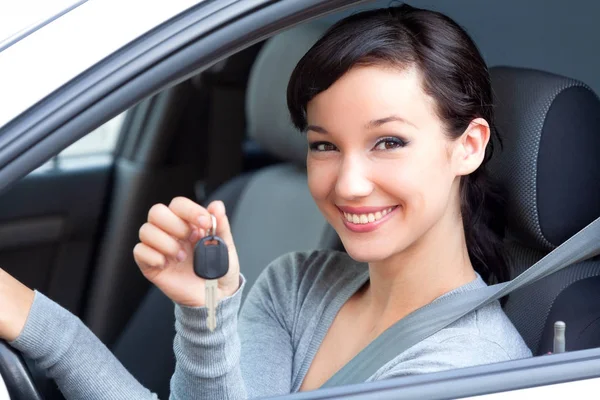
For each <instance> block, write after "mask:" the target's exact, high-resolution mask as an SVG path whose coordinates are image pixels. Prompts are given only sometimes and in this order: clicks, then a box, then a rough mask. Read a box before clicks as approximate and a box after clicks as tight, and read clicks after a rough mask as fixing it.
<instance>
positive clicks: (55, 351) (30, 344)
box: [10, 291, 157, 400]
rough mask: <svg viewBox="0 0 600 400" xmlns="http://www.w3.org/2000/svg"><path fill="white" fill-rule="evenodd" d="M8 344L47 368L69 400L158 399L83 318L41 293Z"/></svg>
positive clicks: (36, 295)
mask: <svg viewBox="0 0 600 400" xmlns="http://www.w3.org/2000/svg"><path fill="white" fill-rule="evenodd" d="M10 345H11V346H13V347H14V348H15V349H17V350H19V351H20V352H21V353H23V355H25V356H26V357H28V358H30V359H32V360H34V361H35V362H36V363H37V364H38V365H39V366H40V367H41V368H43V369H44V370H45V371H46V373H47V375H48V376H49V377H50V378H52V379H54V380H55V382H56V383H57V385H58V387H59V389H60V390H61V392H62V393H63V395H64V396H65V398H66V399H68V400H75V399H89V400H121V399H123V400H125V399H140V400H146V399H148V400H150V399H153V400H155V399H157V396H156V395H155V394H153V393H151V392H150V391H149V390H148V389H146V388H144V387H143V386H142V385H141V384H140V383H139V382H138V381H137V380H136V379H135V378H134V377H133V376H132V375H131V374H130V373H129V372H128V371H127V370H126V369H125V367H123V365H121V363H120V362H119V361H118V360H117V359H116V358H115V357H114V356H113V354H112V353H111V352H110V350H108V349H107V348H106V346H104V344H103V343H102V342H101V341H100V340H99V339H98V338H97V337H96V336H95V335H94V334H93V333H92V332H91V331H90V330H89V329H88V328H87V327H86V326H85V325H84V324H83V323H82V322H81V320H80V319H79V318H77V317H76V316H74V315H73V314H71V313H70V312H69V311H67V310H65V309H64V308H62V307H61V306H59V305H58V304H56V303H55V302H53V301H52V300H50V299H48V298H47V297H46V296H44V295H43V294H42V293H40V292H37V291H36V292H35V297H34V301H33V305H32V308H31V310H30V312H29V316H28V318H27V322H26V323H25V327H24V328H23V331H22V332H21V334H20V335H19V337H17V338H16V339H15V340H14V341H12V342H11V343H10Z"/></svg>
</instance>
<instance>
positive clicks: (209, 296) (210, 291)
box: [205, 279, 218, 332]
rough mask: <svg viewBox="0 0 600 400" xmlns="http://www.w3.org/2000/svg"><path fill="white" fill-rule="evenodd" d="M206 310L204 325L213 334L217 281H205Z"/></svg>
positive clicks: (215, 325) (215, 326) (215, 324)
mask: <svg viewBox="0 0 600 400" xmlns="http://www.w3.org/2000/svg"><path fill="white" fill-rule="evenodd" d="M205 285H206V291H205V296H206V299H205V300H206V308H207V309H208V310H207V311H208V315H207V317H206V325H207V327H208V329H209V330H210V331H211V332H213V331H214V330H215V329H216V328H217V316H216V313H217V287H218V282H217V280H212V279H211V280H207V281H206V284H205Z"/></svg>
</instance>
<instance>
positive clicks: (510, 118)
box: [489, 67, 600, 251]
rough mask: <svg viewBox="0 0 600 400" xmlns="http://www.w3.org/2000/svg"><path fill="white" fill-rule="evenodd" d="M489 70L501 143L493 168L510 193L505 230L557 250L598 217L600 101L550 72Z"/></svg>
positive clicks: (585, 88) (532, 243)
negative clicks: (502, 147) (501, 147)
mask: <svg viewBox="0 0 600 400" xmlns="http://www.w3.org/2000/svg"><path fill="white" fill-rule="evenodd" d="M490 73H491V79H492V87H493V90H494V94H495V97H496V99H495V101H496V103H495V104H496V126H497V127H498V131H499V133H500V135H501V137H502V139H503V146H504V149H503V150H502V151H498V152H497V153H496V154H494V156H493V157H492V159H491V160H490V165H489V167H490V171H491V173H492V175H493V176H494V177H496V178H497V179H498V180H499V183H500V184H501V185H502V186H503V189H504V190H505V191H506V194H507V196H508V199H507V207H508V208H507V210H506V211H507V218H508V221H507V224H508V226H507V227H508V234H509V235H511V236H512V237H515V238H517V239H518V240H519V241H520V242H522V243H523V244H524V245H526V246H528V247H534V248H537V249H542V250H544V251H549V250H552V249H553V248H554V247H556V246H558V245H560V244H561V243H562V242H564V241H565V240H566V239H568V238H569V237H570V236H572V235H573V234H575V233H577V232H578V231H579V230H581V229H582V228H583V227H585V226H586V225H587V224H589V223H590V222H592V221H593V220H594V219H596V218H597V217H598V216H600V100H599V99H598V97H597V96H596V95H595V94H594V92H593V91H592V90H591V89H590V88H589V87H588V86H586V85H585V84H583V83H581V82H578V81H576V80H574V79H570V78H566V77H563V76H559V75H554V74H551V73H547V72H542V71H536V70H530V69H521V68H511V67H496V68H491V69H490Z"/></svg>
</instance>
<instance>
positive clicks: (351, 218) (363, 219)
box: [340, 206, 398, 225]
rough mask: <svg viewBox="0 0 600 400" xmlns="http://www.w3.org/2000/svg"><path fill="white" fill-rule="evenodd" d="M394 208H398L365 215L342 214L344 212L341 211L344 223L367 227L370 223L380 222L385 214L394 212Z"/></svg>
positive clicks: (389, 208)
mask: <svg viewBox="0 0 600 400" xmlns="http://www.w3.org/2000/svg"><path fill="white" fill-rule="evenodd" d="M396 207H398V206H393V207H388V208H386V209H383V210H381V211H377V212H371V213H366V214H353V213H348V212H344V211H342V213H343V215H344V218H345V219H346V221H348V222H349V223H351V224H356V225H367V224H370V223H372V222H377V221H379V220H381V219H382V218H383V217H385V216H386V215H387V214H389V213H391V212H392V211H394V209H395V208H396ZM340 211H341V210H340Z"/></svg>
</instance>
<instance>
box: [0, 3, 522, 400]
mask: <svg viewBox="0 0 600 400" xmlns="http://www.w3.org/2000/svg"><path fill="white" fill-rule="evenodd" d="M288 106H289V109H290V113H291V117H292V120H293V122H294V124H295V125H296V126H297V127H298V128H299V129H300V130H302V131H304V132H306V137H307V143H308V154H307V170H308V185H309V189H310V192H311V194H312V196H313V197H314V200H315V202H316V204H317V205H318V207H319V209H320V210H321V212H322V213H323V215H324V216H325V218H326V219H327V221H328V222H329V223H330V224H331V225H332V226H333V227H334V228H335V230H336V231H337V233H338V234H339V236H340V238H341V240H342V242H343V244H344V247H345V249H346V250H347V254H346V253H340V252H335V251H317V252H313V253H293V254H288V255H285V256H283V257H281V258H279V259H277V260H275V261H274V262H273V263H272V264H271V265H269V266H268V267H267V268H266V269H265V271H264V273H263V274H262V275H261V277H260V278H259V279H258V281H257V282H256V284H255V285H254V286H253V288H252V290H251V292H250V293H249V295H248V298H247V301H246V302H245V304H244V307H243V309H242V310H241V313H240V315H239V317H238V310H239V307H240V301H241V292H242V290H243V287H244V278H243V276H242V275H240V266H239V262H238V258H237V254H236V251H235V245H234V243H233V239H232V236H231V232H230V230H229V224H228V220H227V216H226V212H225V209H224V207H223V204H222V203H221V202H214V203H212V204H210V205H209V206H208V208H207V209H204V208H203V207H201V206H199V205H198V204H196V203H194V202H193V201H191V200H189V199H185V198H176V199H174V200H173V201H172V202H171V203H170V204H169V205H168V206H166V205H156V206H154V207H153V208H152V209H151V210H150V213H149V216H148V222H147V223H146V224H144V225H143V226H142V228H141V229H140V240H141V243H139V244H138V245H137V246H136V247H135V249H134V257H135V260H136V262H137V264H138V265H139V267H140V269H141V271H142V273H143V274H144V276H145V277H146V278H147V279H149V280H150V281H151V282H152V283H154V284H155V285H156V286H158V287H159V288H160V289H161V290H162V291H163V292H164V293H165V294H166V295H167V296H169V297H170V298H171V299H172V300H173V301H174V302H175V304H176V306H175V314H176V321H177V322H176V328H177V335H176V337H175V343H174V349H175V355H176V357H177V367H176V371H175V374H174V376H173V379H172V381H171V397H172V398H173V399H189V398H196V397H202V398H210V399H220V398H223V399H225V398H226V399H234V398H240V399H242V398H248V397H257V396H267V395H275V394H283V393H290V392H295V391H299V390H310V389H315V388H318V387H320V386H321V385H322V384H323V383H324V382H325V381H326V380H327V379H328V378H330V377H331V376H332V375H333V374H334V373H335V372H336V371H338V370H339V369H340V368H341V367H342V366H343V365H344V364H345V363H347V362H348V361H349V360H350V359H351V358H352V357H353V356H355V355H356V354H357V353H358V352H359V351H360V350H361V349H363V348H364V347H365V346H366V345H367V344H368V343H369V342H371V341H372V340H373V339H375V338H376V337H377V336H378V335H380V334H381V333H382V332H383V331H384V330H385V329H386V328H388V327H389V326H391V325H392V324H393V323H395V322H396V321H398V320H400V319H401V318H403V317H404V316H406V315H407V314H409V313H410V312H412V311H414V310H416V309H418V308H420V307H423V306H425V305H427V304H429V303H431V302H432V301H433V300H435V299H437V298H439V297H441V296H447V295H449V294H451V293H459V292H465V291H468V290H471V289H473V288H478V287H481V286H483V285H485V284H486V282H492V281H503V280H506V279H507V277H508V275H509V273H508V270H507V265H506V263H505V260H504V257H503V255H502V242H501V238H500V237H499V235H498V232H501V230H502V229H503V227H501V226H495V227H494V229H492V225H491V224H492V222H494V221H492V217H491V210H490V208H489V207H490V204H491V203H492V200H493V196H492V195H491V191H490V188H489V183H488V181H487V177H486V173H485V169H484V164H485V163H486V161H487V160H488V159H489V157H490V156H491V151H492V143H493V141H494V140H493V139H494V136H495V135H496V131H495V130H494V125H493V122H494V118H493V106H492V91H491V87H490V80H489V76H488V70H487V68H486V65H485V63H484V61H483V59H482V58H481V56H480V54H479V52H478V50H477V48H476V47H475V45H474V43H473V42H472V41H471V39H470V38H469V37H468V36H467V34H466V33H465V32H464V31H463V30H462V29H461V28H460V27H459V26H458V25H457V24H456V23H454V22H453V21H452V20H450V19H449V18H447V17H445V16H443V15H441V14H439V13H435V12H431V11H425V10H420V9H416V8H413V7H410V6H406V5H403V6H400V7H392V8H388V9H381V10H373V11H367V12H363V13H359V14H356V15H353V16H351V17H349V18H346V19H344V20H342V21H340V22H339V23H337V24H336V25H335V26H333V27H332V28H331V29H330V30H329V31H328V32H327V33H326V34H325V35H324V37H323V38H322V39H321V40H320V41H319V42H317V43H316V44H315V46H314V47H313V48H312V49H311V50H310V51H309V52H308V53H307V54H306V55H305V56H304V58H303V59H302V60H301V61H300V62H299V64H298V65H297V67H296V69H295V71H294V73H293V74H292V77H291V80H290V82H289V86H288ZM290 212H294V210H293V209H290ZM210 214H213V215H214V216H216V219H217V226H218V228H217V234H218V235H219V236H221V237H222V238H223V239H224V240H225V241H226V243H227V245H228V247H229V256H230V265H229V272H228V274H227V275H226V276H225V277H223V278H222V279H220V280H219V299H220V304H219V307H218V312H217V317H218V327H217V330H216V331H214V332H210V331H209V330H208V329H207V326H206V323H205V318H206V308H205V307H204V304H205V299H204V281H203V280H202V279H200V278H198V277H196V276H195V275H194V272H193V271H192V260H191V257H192V249H193V245H194V244H195V243H196V242H197V241H198V239H199V238H200V237H202V236H203V235H204V234H205V232H206V229H208V228H209V226H210V225H211V222H210V216H209V215H210ZM496 225H498V224H496ZM290 229H293V227H290ZM242 265H243V264H242ZM0 296H1V299H0V302H1V303H2V304H3V305H4V304H7V305H8V306H3V311H4V310H5V309H6V310H7V312H5V313H4V315H3V316H2V321H1V323H0V335H1V336H2V337H4V338H6V339H8V340H10V341H11V344H12V345H13V346H14V347H16V348H17V349H19V350H21V351H22V352H23V353H25V354H26V355H28V356H29V357H32V358H34V359H36V360H37V361H38V362H39V363H41V365H42V366H44V367H45V368H47V369H48V373H49V374H50V375H51V376H52V377H54V378H55V379H56V381H57V383H58V384H59V386H60V388H61V390H62V391H63V392H64V393H65V395H66V397H67V398H69V399H74V398H85V399H96V398H97V399H100V398H111V399H112V398H127V399H133V398H135V399H142V398H153V397H154V396H153V395H152V394H151V393H149V392H148V391H147V390H146V389H144V388H143V387H141V385H139V384H138V383H137V382H136V381H135V380H134V379H133V377H131V376H130V375H129V374H128V373H127V372H126V371H125V370H124V368H123V367H122V366H121V365H120V364H119V363H118V362H117V361H116V360H115V359H114V357H112V355H111V354H110V352H109V351H108V350H107V349H106V348H104V347H103V346H102V345H101V344H100V343H99V342H98V341H97V340H96V338H95V337H93V335H92V334H91V333H90V332H89V331H88V330H87V329H86V328H85V327H84V326H83V324H82V323H81V322H80V321H79V320H78V319H77V318H75V317H74V316H72V315H71V314H69V313H68V312H66V311H65V310H63V309H62V308H60V307H59V306H57V305H56V304H54V303H53V302H51V301H50V300H48V299H47V298H45V297H44V296H43V295H41V294H40V293H38V292H33V291H31V290H29V289H27V288H25V287H24V286H22V285H20V284H19V283H18V282H16V281H15V280H14V279H12V278H11V277H9V276H7V275H6V274H5V275H4V276H2V277H1V278H0ZM59 327H60V329H59ZM149 351H151V349H149ZM530 355H531V353H530V351H529V349H528V348H527V346H526V345H525V344H524V342H523V340H522V339H521V337H520V336H519V334H518V332H517V331H516V329H515V328H514V326H513V325H512V324H511V323H510V321H509V319H508V318H507V317H506V315H505V314H504V313H503V311H502V309H501V307H500V304H499V303H497V302H496V303H493V304H491V305H488V306H486V307H484V308H482V309H480V310H478V311H475V312H473V313H471V314H470V315H467V316H465V317H463V318H462V319H460V320H459V321H457V322H456V323H454V324H452V325H451V326H449V327H447V328H445V329H443V330H441V331H440V332H438V333H436V334H434V335H433V336H431V337H429V338H427V339H425V340H423V341H422V342H421V343H419V344H417V345H415V346H413V347H412V348H410V349H408V350H407V351H405V352H404V353H402V354H398V355H397V356H396V358H395V359H394V360H392V361H391V362H389V363H388V364H387V365H385V366H384V367H382V368H381V369H380V370H379V371H377V372H376V373H375V375H373V376H372V377H371V378H370V380H376V379H385V378H389V377H396V376H404V375H411V374H421V373H426V372H434V371H441V370H445V369H450V368H459V367H466V366H472V365H478V364H485V363H492V362H499V361H504V360H511V359H517V358H522V357H528V356H530Z"/></svg>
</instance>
